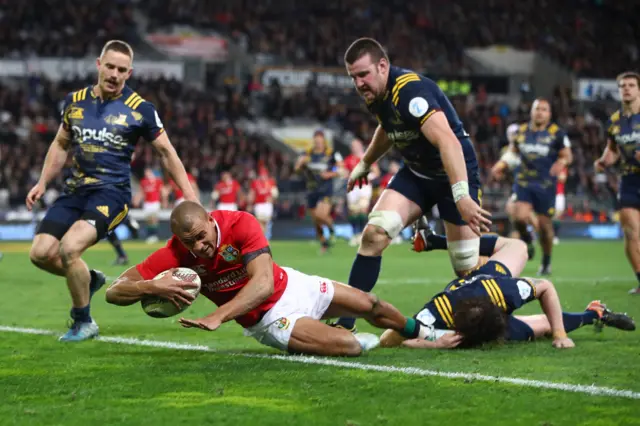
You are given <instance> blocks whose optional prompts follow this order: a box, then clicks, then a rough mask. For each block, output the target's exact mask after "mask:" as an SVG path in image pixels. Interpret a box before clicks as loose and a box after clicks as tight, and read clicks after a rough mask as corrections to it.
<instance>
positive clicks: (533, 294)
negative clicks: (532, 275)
mask: <svg viewBox="0 0 640 426" xmlns="http://www.w3.org/2000/svg"><path fill="white" fill-rule="evenodd" d="M520 279H521V280H522V281H524V282H526V283H527V284H529V285H530V286H531V290H533V293H531V294H532V297H531V300H533V299H535V298H536V286H535V285H533V283H532V282H531V280H530V279H528V278H520Z"/></svg>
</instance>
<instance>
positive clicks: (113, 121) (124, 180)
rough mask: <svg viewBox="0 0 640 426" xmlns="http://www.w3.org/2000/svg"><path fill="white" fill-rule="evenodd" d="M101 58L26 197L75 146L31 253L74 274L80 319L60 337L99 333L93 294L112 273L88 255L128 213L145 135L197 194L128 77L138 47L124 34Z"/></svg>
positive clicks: (66, 109)
mask: <svg viewBox="0 0 640 426" xmlns="http://www.w3.org/2000/svg"><path fill="white" fill-rule="evenodd" d="M96 64H97V69H98V84H96V85H91V86H88V87H85V88H83V89H80V90H78V91H77V92H73V93H69V94H68V95H67V96H66V98H65V100H64V106H63V109H62V124H61V125H60V128H59V129H58V133H57V134H56V136H55V139H54V140H53V143H52V144H51V146H50V147H49V151H48V153H47V157H46V159H45V161H44V166H43V168H42V174H41V176H40V180H39V181H38V183H37V184H36V185H35V186H34V187H33V188H32V189H31V191H29V194H28V195H27V199H26V204H27V208H28V209H29V210H31V208H32V207H33V205H34V203H36V202H37V201H38V200H39V199H40V198H41V197H42V195H43V194H44V193H45V191H46V187H47V184H48V183H49V182H51V180H52V179H53V178H54V177H55V176H56V175H58V174H59V173H60V171H61V170H62V168H63V166H64V163H65V161H66V158H67V155H68V154H69V153H71V155H72V158H73V167H72V170H71V176H70V177H69V178H68V179H67V180H66V182H65V191H64V193H63V194H62V195H61V196H60V197H59V198H58V199H57V200H56V202H55V203H54V204H53V205H52V206H51V207H50V208H49V210H48V211H47V214H46V216H45V217H44V219H43V220H42V222H41V223H40V226H39V227H38V230H37V231H36V236H35V238H34V239H33V244H32V246H31V252H30V254H29V256H30V258H31V262H33V264H34V265H36V266H37V267H38V268H40V269H42V270H44V271H47V272H49V273H51V274H54V275H58V276H61V277H65V278H66V279H67V287H68V288H69V292H70V293H71V299H72V301H73V307H72V309H71V318H72V319H73V324H72V325H71V327H70V329H69V331H68V332H67V333H66V334H65V335H64V336H62V337H61V338H60V340H61V341H81V340H86V339H89V338H92V337H95V336H96V335H97V334H98V325H97V324H96V323H95V321H93V319H92V318H91V315H90V312H89V301H90V299H91V296H92V295H93V294H94V293H95V292H96V291H97V290H98V289H100V287H102V285H104V283H105V277H104V275H103V274H102V273H101V272H99V271H95V270H89V268H88V267H87V264H86V263H85V262H84V261H83V260H82V259H81V256H82V254H83V253H84V251H85V250H86V249H87V248H89V247H91V246H92V245H94V244H95V243H96V242H98V241H99V240H101V239H102V238H104V236H105V235H106V234H107V233H109V232H112V231H113V230H114V229H115V228H116V226H118V224H120V223H121V222H122V221H123V220H124V219H125V218H126V217H127V213H128V211H129V205H130V204H131V182H130V175H131V167H130V162H131V156H132V154H133V151H134V148H135V145H136V143H137V142H138V139H139V138H140V137H142V138H144V139H145V140H146V141H148V142H150V143H152V144H153V146H154V147H155V148H156V149H157V150H158V152H159V154H160V156H161V158H162V162H163V165H164V166H165V168H166V169H167V170H168V171H169V173H170V174H171V177H172V178H173V179H174V181H175V182H176V183H177V185H178V186H179V187H180V189H182V191H183V192H184V194H185V198H186V199H189V200H192V201H197V200H196V197H195V194H194V192H193V189H192V188H191V184H190V183H189V180H188V178H187V174H186V172H185V170H184V166H183V165H182V162H181V161H180V159H179V158H178V154H177V153H176V151H175V149H174V148H173V146H172V145H171V142H169V138H168V137H167V134H166V132H165V131H164V128H163V125H162V122H161V121H160V117H158V113H157V112H156V109H155V107H154V106H153V105H152V104H151V103H150V102H147V101H145V100H144V99H142V97H140V96H139V95H138V94H137V93H136V92H134V91H133V90H131V89H130V88H129V87H127V86H126V85H125V82H126V80H127V79H128V78H129V77H130V76H131V72H132V70H133V68H132V65H133V50H132V49H131V47H130V46H129V45H128V44H127V43H125V42H123V41H119V40H112V41H109V42H107V43H106V44H105V46H104V48H103V49H102V53H101V55H100V58H98V59H97V61H96Z"/></svg>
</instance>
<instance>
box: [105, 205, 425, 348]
mask: <svg viewBox="0 0 640 426" xmlns="http://www.w3.org/2000/svg"><path fill="white" fill-rule="evenodd" d="M171 230H172V232H173V233H174V237H173V238H171V240H169V242H168V244H167V246H166V247H164V248H161V249H159V250H157V251H156V252H154V253H153V254H151V255H150V256H149V257H148V258H147V259H146V260H145V261H143V262H142V263H141V264H139V265H137V266H135V267H132V268H130V269H128V270H127V271H125V272H124V273H123V274H122V275H121V276H120V277H119V278H118V279H117V280H116V281H115V282H114V283H113V284H112V285H111V287H109V289H108V290H107V295H106V297H107V302H109V303H113V304H116V305H122V306H124V305H131V304H133V303H136V302H138V301H140V300H141V299H142V298H143V297H145V296H148V295H156V296H160V297H163V298H165V299H168V300H171V301H173V302H174V303H186V304H190V303H191V301H192V300H193V297H192V296H191V295H190V294H189V293H188V292H187V291H185V290H186V289H188V288H193V286H194V285H193V284H191V283H186V282H177V281H174V280H173V279H172V278H169V275H170V274H167V278H165V279H158V280H153V278H154V277H155V276H156V275H158V274H159V273H160V272H163V271H165V270H167V269H170V268H177V267H186V268H190V269H193V270H194V271H196V272H197V273H198V275H199V276H200V279H201V281H202V287H201V293H202V294H203V295H204V296H205V297H207V298H208V299H210V300H211V301H212V302H214V303H215V304H216V305H218V306H219V308H218V309H216V310H215V312H213V313H212V314H210V315H207V316H206V317H204V318H201V319H198V320H190V319H186V318H181V319H180V323H181V324H182V325H183V326H184V327H187V328H189V327H196V328H201V329H203V330H208V331H214V330H217V329H218V327H220V325H221V324H222V323H225V322H227V321H231V320H235V321H236V322H238V323H239V324H240V325H242V326H243V327H244V328H245V335H248V336H253V337H254V338H256V340H258V341H259V342H260V343H262V344H265V345H268V346H272V347H274V348H277V349H281V350H288V351H289V352H293V353H305V354H317V355H342V356H358V355H360V354H361V353H362V352H363V351H364V350H368V349H372V348H374V347H376V346H377V345H378V343H379V340H378V337H377V336H375V335H373V334H368V333H363V334H352V333H351V332H349V331H347V330H344V329H341V328H334V327H330V326H328V325H326V324H324V323H322V322H320V319H325V318H334V317H337V316H340V315H350V316H356V317H362V318H365V319H366V320H367V321H369V322H370V323H371V324H372V325H374V326H376V327H380V328H391V329H394V330H396V331H398V333H399V335H404V336H406V337H407V338H416V337H418V336H423V337H424V333H426V329H424V328H423V327H421V326H420V325H419V324H418V322H417V321H416V320H414V319H412V318H405V317H404V316H403V315H402V314H401V313H400V312H399V311H398V310H397V309H396V308H395V307H393V306H392V305H390V304H389V303H387V302H384V301H382V300H380V299H378V298H377V297H376V296H375V295H373V294H369V293H364V292H362V291H360V290H357V289H354V288H352V287H349V286H347V285H344V284H341V283H338V282H335V281H332V280H329V279H325V278H321V277H317V276H310V275H306V274H303V273H301V272H298V271H296V270H294V269H291V268H281V267H280V266H278V265H277V264H276V263H274V262H273V260H272V258H271V251H270V249H269V245H268V242H267V240H266V238H265V236H264V234H263V233H262V231H261V230H260V224H259V223H258V221H257V220H256V218H255V217H253V216H252V215H251V214H249V213H245V212H230V211H221V210H218V211H214V212H212V213H207V212H206V211H205V210H204V208H203V207H201V206H200V205H199V204H197V203H193V202H189V201H185V202H183V203H182V204H180V205H179V206H178V207H176V208H175V210H174V211H173V212H172V214H171ZM421 332H422V333H423V334H421Z"/></svg>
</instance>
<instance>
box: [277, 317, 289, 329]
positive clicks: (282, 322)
mask: <svg viewBox="0 0 640 426" xmlns="http://www.w3.org/2000/svg"><path fill="white" fill-rule="evenodd" d="M274 324H275V325H276V326H277V327H278V328H279V329H280V330H286V329H288V328H289V326H290V325H291V321H289V319H288V318H286V317H282V318H278V319H277V320H276V322H275V323H274Z"/></svg>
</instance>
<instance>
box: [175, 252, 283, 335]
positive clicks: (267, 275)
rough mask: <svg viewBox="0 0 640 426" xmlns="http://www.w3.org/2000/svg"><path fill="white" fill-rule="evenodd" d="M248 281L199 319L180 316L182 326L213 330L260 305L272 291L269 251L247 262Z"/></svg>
mask: <svg viewBox="0 0 640 426" xmlns="http://www.w3.org/2000/svg"><path fill="white" fill-rule="evenodd" d="M247 274H248V276H249V282H248V283H247V284H246V285H245V286H244V287H243V288H242V290H240V291H239V292H238V294H236V296H235V297H234V298H233V299H231V300H230V301H228V302H227V303H225V304H224V305H222V306H220V307H219V308H218V309H216V310H215V312H213V313H212V314H210V315H207V316H206V317H204V318H201V319H199V320H188V319H185V318H180V323H181V324H182V325H183V326H184V327H187V328H189V327H199V328H202V329H203V330H208V331H213V330H216V329H217V328H218V327H220V325H221V324H223V323H225V322H227V321H232V320H234V319H236V318H237V317H239V316H241V315H244V314H246V313H248V312H250V311H252V310H253V309H255V308H257V307H258V306H260V304H261V303H263V302H264V301H265V300H267V299H268V298H269V297H270V296H271V295H272V294H273V292H274V281H273V260H272V259H271V253H270V252H269V251H264V252H262V253H260V254H258V255H257V256H256V257H255V258H253V259H252V260H250V261H249V262H248V263H247Z"/></svg>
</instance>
